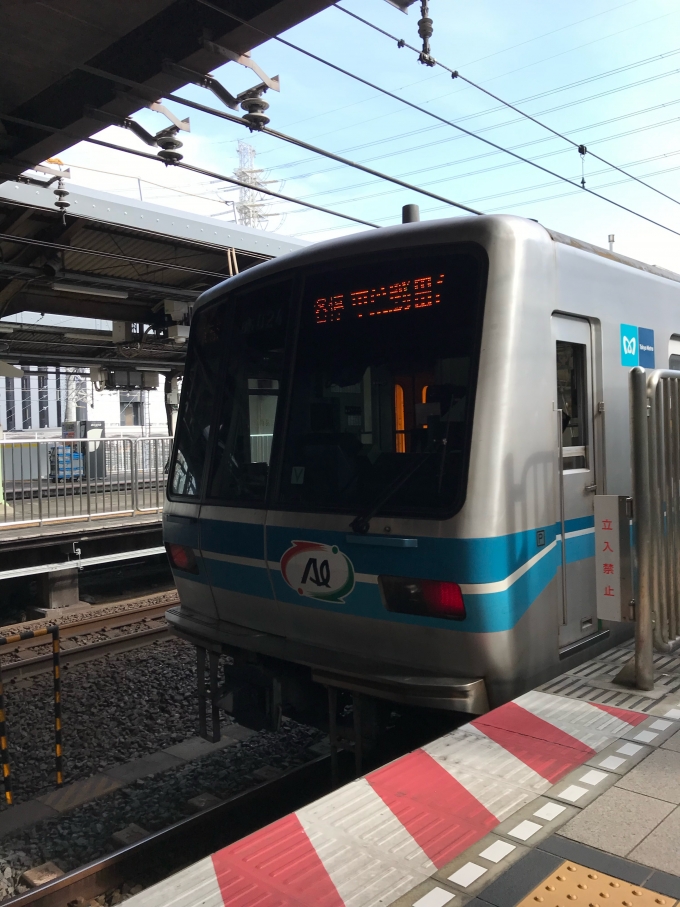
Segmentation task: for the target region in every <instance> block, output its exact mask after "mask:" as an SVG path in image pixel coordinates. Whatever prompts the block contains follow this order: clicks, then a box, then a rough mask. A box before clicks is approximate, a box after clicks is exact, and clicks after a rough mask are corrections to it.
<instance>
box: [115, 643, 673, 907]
mask: <svg viewBox="0 0 680 907" xmlns="http://www.w3.org/2000/svg"><path fill="white" fill-rule="evenodd" d="M631 654H632V649H631V647H630V645H625V646H621V647H619V648H617V649H613V650H610V651H609V652H606V653H604V654H603V655H602V656H598V657H597V658H596V659H594V660H593V661H590V662H588V663H586V664H584V665H581V666H579V667H578V668H576V669H574V671H572V672H570V673H569V674H566V675H562V677H560V678H557V679H556V680H553V681H551V682H550V683H549V684H545V685H544V686H543V687H540V688H538V689H536V690H532V691H531V692H529V693H526V694H525V695H523V696H520V697H519V698H518V699H516V700H514V701H513V702H510V703H508V704H506V705H504V706H501V707H500V708H498V709H494V710H493V711H491V712H489V713H488V714H486V715H483V716H482V717H481V718H476V719H475V720H473V721H471V722H470V723H469V724H466V725H463V726H462V727H460V728H458V729H457V730H455V731H453V732H451V733H449V734H447V735H445V736H444V737H441V738H440V739H438V740H435V741H434V742H432V743H429V744H427V745H426V746H424V747H422V748H420V749H418V750H415V751H414V752H412V753H409V754H407V755H405V756H402V757H401V758H399V759H397V760H396V761H394V762H392V763H389V764H388V765H385V766H383V767H382V768H380V769H378V770H377V771H374V772H371V773H370V774H368V775H367V776H366V777H364V778H359V779H357V780H356V781H353V782H352V783H350V784H347V785H345V786H344V787H341V788H339V789H338V790H336V791H334V792H333V793H331V794H329V795H328V796H326V797H324V798H323V799H321V800H319V801H317V802H315V803H312V804H310V805H309V806H306V807H304V808H303V809H300V810H298V811H297V812H296V813H294V814H292V815H290V816H287V817H285V818H283V819H281V820H279V821H278V822H275V823H274V824H272V825H270V826H268V827H266V828H263V829H261V830H260V831H258V832H256V833H254V834H252V835H250V836H249V837H247V838H244V839H243V840H241V841H237V842H236V843H234V844H232V845H230V846H229V847H226V848H224V849H223V850H221V851H218V852H217V853H215V854H213V855H212V857H208V858H206V859H204V860H201V861H200V862H199V863H196V864H195V865H193V866H191V867H189V868H187V869H185V870H182V871H181V872H178V873H176V874H175V875H174V876H171V877H170V878H168V879H166V880H165V881H164V882H161V883H159V884H158V885H155V886H153V887H151V888H149V889H147V890H146V891H143V892H141V893H140V894H138V895H136V896H135V897H133V898H131V899H130V900H129V901H128V903H129V904H130V907H166V905H172V907H198V905H202V907H222V905H227V907H254V905H258V907H260V905H261V907H378V905H381V907H387V905H394V907H445V905H466V904H470V905H471V907H518V905H521V907H557V905H558V904H559V905H565V907H568V905H569V904H571V903H574V907H579V905H582V907H615V905H616V907H634V905H635V907H672V905H674V904H675V903H676V901H677V900H678V899H680V693H679V692H678V689H679V688H680V658H676V657H673V656H656V669H657V674H658V680H659V683H658V684H657V689H656V690H655V691H654V693H652V694H640V693H637V692H635V691H627V690H622V689H621V688H620V687H619V688H617V687H615V686H614V684H613V683H612V677H613V676H614V675H615V674H616V672H617V670H618V668H619V667H620V666H621V664H622V663H624V662H625V661H626V660H627V659H628V658H630V656H631ZM622 702H624V703H626V705H625V706H622V705H621V703H622Z"/></svg>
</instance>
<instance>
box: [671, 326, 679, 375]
mask: <svg viewBox="0 0 680 907" xmlns="http://www.w3.org/2000/svg"><path fill="white" fill-rule="evenodd" d="M668 368H671V369H673V371H674V372H677V371H680V335H678V334H673V335H672V337H671V339H670V341H669V343H668Z"/></svg>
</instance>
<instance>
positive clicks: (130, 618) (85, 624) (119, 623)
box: [0, 600, 178, 665]
mask: <svg viewBox="0 0 680 907" xmlns="http://www.w3.org/2000/svg"><path fill="white" fill-rule="evenodd" d="M177 601H178V600H176V601H173V602H166V603H165V604H162V605H145V606H144V607H142V608H130V610H129V611H116V612H115V613H113V614H109V615H101V616H98V617H87V618H85V619H84V620H77V621H71V622H69V623H59V621H58V620H52V621H50V623H52V624H59V630H60V633H61V637H60V638H61V643H62V645H63V644H64V643H65V642H67V641H68V640H70V639H76V638H77V637H78V636H83V635H86V634H87V633H97V632H100V631H105V630H117V629H120V628H121V627H127V626H129V625H130V624H136V623H141V622H142V621H145V620H155V619H157V618H160V617H163V615H164V614H165V612H166V611H167V610H168V608H169V607H170V606H171V605H173V604H176V603H177ZM6 629H8V628H6V627H3V628H2V629H1V630H0V636H12V635H14V634H13V633H5V632H4V631H5V630H6ZM11 629H12V630H15V627H12V628H11ZM25 629H26V624H17V626H16V632H17V633H20V632H21V631H22V630H25ZM48 642H49V641H47V640H40V639H24V640H21V642H18V643H16V644H14V645H9V646H8V647H7V651H9V652H18V651H22V650H24V649H34V648H37V647H39V646H45V645H48ZM63 651H64V650H62V652H63ZM11 664H12V662H7V665H11Z"/></svg>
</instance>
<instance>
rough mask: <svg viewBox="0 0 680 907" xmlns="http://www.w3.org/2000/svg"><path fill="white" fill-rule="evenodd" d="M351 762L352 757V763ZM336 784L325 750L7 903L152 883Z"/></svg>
mask: <svg viewBox="0 0 680 907" xmlns="http://www.w3.org/2000/svg"><path fill="white" fill-rule="evenodd" d="M348 764H349V763H348ZM331 789H332V783H331V771H330V757H329V756H321V757H318V758H317V759H314V760H313V761H311V762H307V763H305V765H302V766H299V767H297V768H294V769H291V770H290V771H288V772H285V773H283V774H281V775H280V776H279V777H278V778H275V779H274V780H272V781H268V782H266V783H264V784H261V785H259V786H257V787H254V788H251V789H250V790H247V791H244V792H243V793H239V794H236V795H235V796H234V797H231V798H229V799H228V800H225V801H224V802H223V803H221V804H219V805H217V806H213V807H211V808H210V809H207V810H204V811H203V812H200V813H198V814H196V815H193V816H190V817H188V818H187V819H183V820H181V821H180V822H176V823H175V824H174V825H171V826H169V827H168V828H165V829H162V830H161V831H157V832H155V833H153V834H150V835H148V836H147V837H146V838H143V839H142V840H140V841H138V842H136V843H135V844H131V845H128V846H127V847H123V848H121V849H120V850H117V851H115V852H114V853H111V854H108V855H107V856H104V857H101V858H100V859H98V860H94V861H93V862H91V863H88V864H87V865H85V866H81V867H80V868H79V869H75V870H73V871H72V872H69V873H66V874H65V875H63V876H60V877H59V878H58V879H55V880H54V881H52V882H48V883H47V884H45V885H41V886H40V887H39V888H35V889H33V890H31V891H27V892H25V893H24V894H20V895H17V896H16V897H14V898H11V899H9V900H7V901H4V902H3V907H28V905H35V907H67V905H70V904H74V903H75V904H87V903H88V902H89V901H90V900H91V899H93V898H95V897H98V896H100V895H102V894H105V893H108V892H110V891H112V890H115V889H119V888H120V887H121V886H122V885H123V884H124V883H125V882H128V883H134V884H139V885H143V886H144V887H148V886H149V885H153V884H155V883H156V882H159V881H161V880H162V879H164V878H167V877H168V876H170V875H172V874H173V873H175V872H177V871H178V870H179V869H182V868H183V867H184V866H188V865H190V864H191V863H194V862H196V861H197V860H200V859H202V858H203V857H207V856H209V855H210V854H211V853H214V852H215V851H216V850H219V849H220V848H222V847H226V846H227V845H228V844H231V843H233V842H234V841H237V840H239V838H242V837H244V836H245V835H248V834H251V833H252V832H253V831H256V830H257V829H258V828H262V827H263V826H264V825H267V824H269V823H270V822H274V821H275V820H276V819H279V818H282V817H283V816H285V815H287V814H288V813H290V812H293V811H294V810H296V809H300V808H301V807H302V806H304V805H305V804H307V803H309V802H311V801H313V800H315V799H317V798H319V797H322V796H323V795H324V794H326V793H328V792H329V791H330V790H331Z"/></svg>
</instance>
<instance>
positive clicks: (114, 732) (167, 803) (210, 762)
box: [0, 639, 323, 900]
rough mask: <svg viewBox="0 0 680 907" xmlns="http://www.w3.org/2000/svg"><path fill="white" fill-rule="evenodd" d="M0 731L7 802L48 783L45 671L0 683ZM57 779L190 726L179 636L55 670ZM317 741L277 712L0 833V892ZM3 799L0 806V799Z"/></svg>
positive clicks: (191, 686) (77, 860)
mask: <svg viewBox="0 0 680 907" xmlns="http://www.w3.org/2000/svg"><path fill="white" fill-rule="evenodd" d="M6 710H7V731H8V745H9V757H10V765H11V769H12V787H13V792H14V799H15V802H16V803H20V802H22V801H24V800H28V799H31V798H33V797H36V796H38V795H40V794H44V793H47V792H49V791H52V790H54V749H53V747H54V737H53V704H52V678H51V676H50V675H47V674H41V675H38V676H36V677H34V678H29V679H27V680H19V681H16V683H14V684H13V683H11V682H10V683H9V684H7V686H6ZM62 714H63V738H64V767H65V783H67V784H68V783H69V782H71V781H76V780H78V779H81V778H86V777H89V776H91V775H93V774H96V773H98V772H101V771H104V770H105V769H107V768H111V766H113V765H116V764H120V763H124V762H129V761H131V760H133V759H137V758H139V757H141V756H144V755H147V754H149V753H155V752H157V751H159V750H162V749H165V748H166V747H169V746H172V745H173V744H175V743H180V742H181V741H183V740H186V739H187V738H190V737H194V736H195V735H196V734H197V714H198V701H197V695H196V655H195V650H194V648H193V647H192V646H190V645H189V644H188V643H185V642H183V641H182V640H179V639H169V640H163V641H159V642H155V643H153V644H152V645H150V646H147V647H145V648H142V649H137V650H134V651H132V652H126V653H121V654H117V655H113V656H110V657H105V658H101V659H98V660H96V661H91V662H87V663H85V664H80V665H75V666H73V667H71V668H68V669H66V670H64V673H63V679H62ZM322 739H323V735H322V734H321V732H319V731H317V730H315V729H314V728H309V727H305V726H303V725H298V724H296V723H294V722H291V721H284V725H283V728H282V730H281V732H279V733H276V734H274V733H268V732H262V733H258V734H256V735H254V736H252V737H250V738H249V739H247V740H243V741H239V742H236V743H234V744H232V745H230V746H228V747H226V748H225V749H223V750H220V751H218V752H215V753H212V754H210V755H209V756H205V757H203V758H201V759H198V760H196V761H195V762H191V763H188V764H187V765H184V766H180V767H179V768H175V769H171V770H169V771H166V772H162V773H158V774H156V775H153V776H151V777H147V778H143V779H140V780H138V781H136V782H135V783H134V784H132V785H130V786H129V787H123V788H121V789H120V790H117V791H115V792H114V793H112V794H109V795H108V796H106V797H103V798H100V799H98V800H95V801H92V802H90V803H87V804H85V805H83V806H81V807H79V808H77V809H74V810H72V811H71V812H68V813H65V814H63V815H62V816H59V817H55V818H53V819H49V820H47V821H45V822H40V823H38V824H36V825H34V826H31V827H30V828H27V829H25V830H22V831H21V830H20V831H17V832H13V833H12V834H11V835H8V836H7V837H5V838H2V839H0V900H2V899H4V898H7V897H11V896H13V895H14V894H17V893H20V892H21V890H23V889H24V886H23V885H22V884H21V883H20V882H19V877H20V876H21V874H22V873H23V872H24V871H25V870H26V869H28V868H31V867H34V866H37V865H40V864H41V863H45V862H46V861H48V860H51V861H52V862H54V863H56V864H57V866H59V867H60V868H61V869H63V870H64V871H69V870H71V869H74V868H76V867H77V866H80V865H82V864H83V863H86V862H88V861H90V860H93V859H96V858H97V857H100V856H102V855H104V854H106V853H109V852H111V850H113V849H115V846H114V845H112V843H111V836H112V834H113V833H114V832H116V831H119V830H120V829H122V828H124V827H125V826H127V825H130V824H131V823H135V824H137V825H140V826H142V827H143V828H145V829H146V830H147V831H154V830H156V829H160V828H164V827H165V826H167V825H169V824H171V823H172V822H175V821H177V820H178V819H180V818H182V817H183V816H185V815H186V803H187V801H188V800H190V799H191V798H192V797H195V796H197V795H199V794H203V793H206V792H208V793H211V794H213V795H214V796H216V797H220V798H224V797H227V796H232V795H233V794H235V793H237V792H239V791H242V790H245V789H247V788H249V787H252V786H253V785H254V784H255V783H257V780H258V779H257V778H253V772H257V770H258V769H263V768H266V767H271V768H273V769H275V770H276V771H277V772H278V771H285V770H286V769H288V768H292V767H294V766H296V765H300V764H302V763H304V762H306V761H308V760H309V759H310V758H312V756H313V754H310V752H309V747H310V746H313V745H314V744H316V743H318V742H319V741H321V740H322ZM3 808H7V807H4V806H3Z"/></svg>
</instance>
